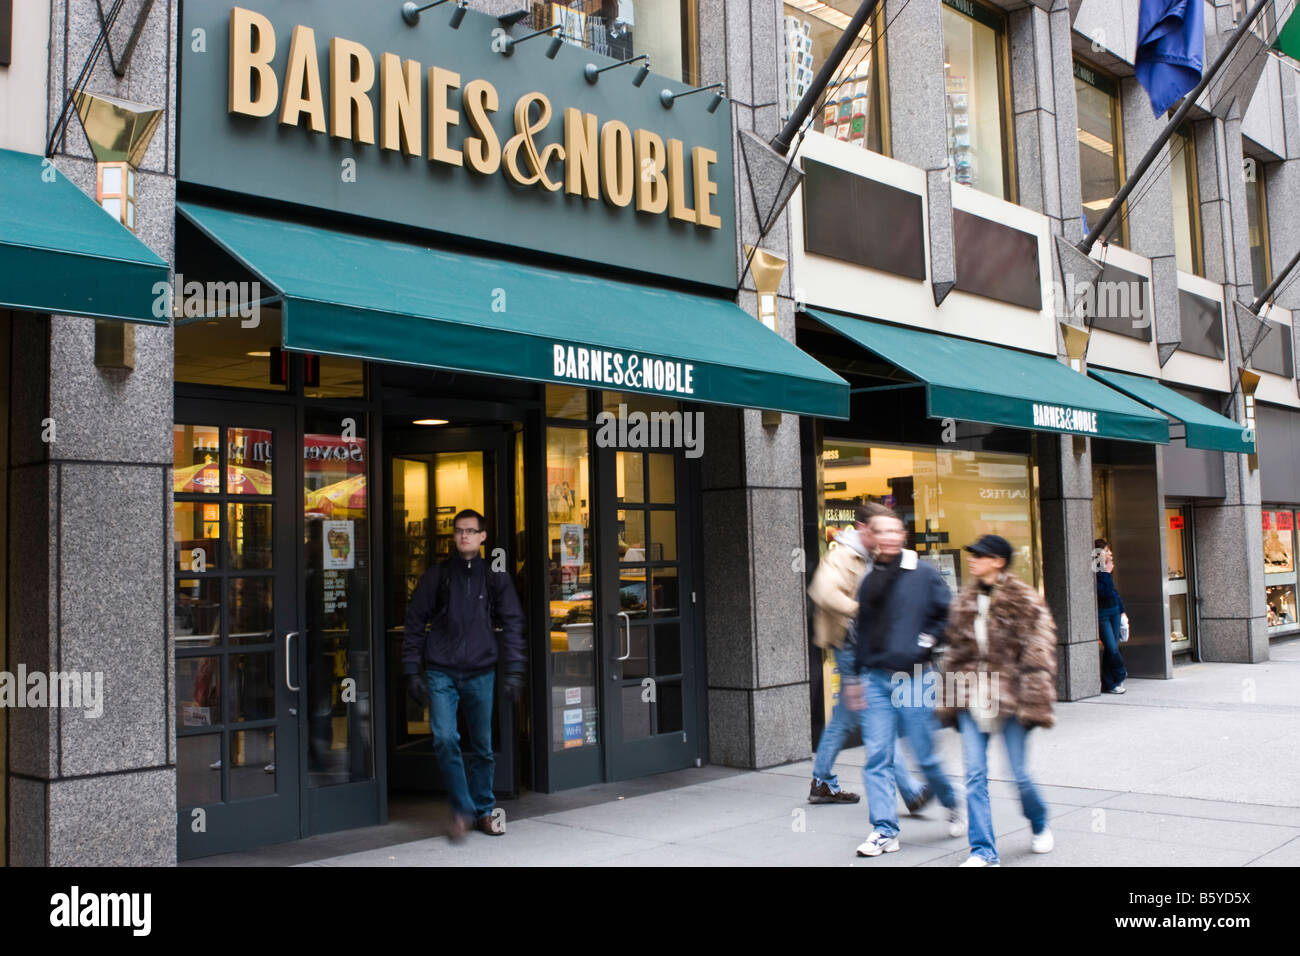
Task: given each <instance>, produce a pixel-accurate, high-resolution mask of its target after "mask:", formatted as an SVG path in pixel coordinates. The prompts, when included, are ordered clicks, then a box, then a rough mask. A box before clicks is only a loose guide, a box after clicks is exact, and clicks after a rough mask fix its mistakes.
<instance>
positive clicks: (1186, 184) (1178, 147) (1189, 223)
mask: <svg viewBox="0 0 1300 956" xmlns="http://www.w3.org/2000/svg"><path fill="white" fill-rule="evenodd" d="M1169 181H1170V183H1172V187H1171V188H1172V190H1173V201H1174V259H1175V261H1176V262H1177V264H1178V269H1179V271H1181V272H1190V273H1192V274H1193V275H1198V276H1199V275H1203V274H1204V267H1203V266H1202V260H1201V216H1200V205H1201V204H1200V187H1199V186H1198V185H1197V180H1196V143H1195V141H1194V140H1193V139H1192V134H1191V130H1190V128H1188V127H1183V128H1182V129H1179V130H1178V131H1177V132H1175V133H1174V134H1173V136H1171V137H1170V138H1169Z"/></svg>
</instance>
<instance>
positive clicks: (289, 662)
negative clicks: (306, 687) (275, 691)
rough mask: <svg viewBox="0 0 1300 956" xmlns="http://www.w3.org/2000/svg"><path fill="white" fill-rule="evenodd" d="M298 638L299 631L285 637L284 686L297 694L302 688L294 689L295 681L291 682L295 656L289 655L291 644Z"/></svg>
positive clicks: (291, 632)
mask: <svg viewBox="0 0 1300 956" xmlns="http://www.w3.org/2000/svg"><path fill="white" fill-rule="evenodd" d="M297 636H298V632H297V631H290V632H289V633H287V634H285V635H284V686H285V687H287V688H289V690H291V691H293V693H295V694H296V693H298V691H299V690H301V688H299V687H294V686H293V681H291V680H289V672H290V670H292V668H293V656H292V655H291V654H290V653H289V642H290V641H291V640H293V639H294V638H295V637H297Z"/></svg>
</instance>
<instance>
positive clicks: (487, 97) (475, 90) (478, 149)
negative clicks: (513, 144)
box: [461, 80, 501, 175]
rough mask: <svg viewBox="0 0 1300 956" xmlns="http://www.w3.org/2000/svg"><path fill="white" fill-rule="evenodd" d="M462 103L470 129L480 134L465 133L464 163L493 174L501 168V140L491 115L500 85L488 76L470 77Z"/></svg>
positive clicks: (495, 109)
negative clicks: (472, 78) (493, 125)
mask: <svg viewBox="0 0 1300 956" xmlns="http://www.w3.org/2000/svg"><path fill="white" fill-rule="evenodd" d="M461 104H462V105H463V106H464V108H465V115H466V116H468V117H469V125H470V129H472V130H473V131H474V132H475V133H476V134H477V135H475V136H467V137H465V165H467V166H468V167H469V168H470V169H472V170H474V172H476V173H483V174H484V175H491V174H492V173H495V172H496V171H497V170H498V169H500V168H501V141H500V140H499V139H497V131H496V130H494V129H493V128H492V119H491V117H490V116H489V115H488V114H489V113H495V112H496V111H497V88H496V87H495V86H493V85H492V84H491V83H489V82H488V81H487V80H470V82H469V83H467V84H465V92H464V93H463V94H462V95H461Z"/></svg>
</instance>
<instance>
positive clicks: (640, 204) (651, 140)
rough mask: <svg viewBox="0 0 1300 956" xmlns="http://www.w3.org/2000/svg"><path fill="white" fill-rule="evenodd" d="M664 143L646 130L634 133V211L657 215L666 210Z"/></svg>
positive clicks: (666, 187)
mask: <svg viewBox="0 0 1300 956" xmlns="http://www.w3.org/2000/svg"><path fill="white" fill-rule="evenodd" d="M665 162H667V159H666V158H665V156H664V141H663V140H662V139H661V138H660V137H659V136H657V135H656V134H654V133H652V132H650V131H649V130H648V129H639V130H637V131H636V177H637V178H636V211H637V212H648V213H651V214H654V215H658V214H659V213H661V212H663V211H664V210H665V209H667V208H668V180H667V179H665V178H664V163H665Z"/></svg>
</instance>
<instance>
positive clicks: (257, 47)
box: [226, 7, 280, 116]
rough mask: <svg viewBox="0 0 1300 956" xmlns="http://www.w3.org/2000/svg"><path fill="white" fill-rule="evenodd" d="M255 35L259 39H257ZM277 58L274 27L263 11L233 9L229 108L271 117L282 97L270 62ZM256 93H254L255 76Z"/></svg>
mask: <svg viewBox="0 0 1300 956" xmlns="http://www.w3.org/2000/svg"><path fill="white" fill-rule="evenodd" d="M255 38H256V39H255ZM274 58H275V27H273V26H271V21H270V20H268V19H267V18H266V17H264V16H262V15H261V14H260V13H254V12H253V11H252V10H245V9H243V8H242V7H231V8H230V94H229V100H228V103H227V107H226V108H227V111H228V112H231V113H243V114H244V115H246V116H270V115H271V114H272V113H274V112H275V101H276V100H277V99H279V98H280V85H279V83H278V82H277V81H276V79H275V70H273V69H272V68H271V61H272V60H273V59H274ZM254 77H256V79H257V83H256V86H257V95H256V96H254V95H253V86H254V83H253V79H254Z"/></svg>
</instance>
